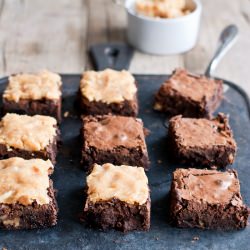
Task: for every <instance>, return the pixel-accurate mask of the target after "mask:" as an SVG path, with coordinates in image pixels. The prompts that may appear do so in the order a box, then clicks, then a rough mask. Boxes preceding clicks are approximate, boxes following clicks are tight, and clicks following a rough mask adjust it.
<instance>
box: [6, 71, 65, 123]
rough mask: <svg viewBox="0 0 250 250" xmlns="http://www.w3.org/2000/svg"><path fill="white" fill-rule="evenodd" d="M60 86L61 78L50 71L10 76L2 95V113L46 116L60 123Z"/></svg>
mask: <svg viewBox="0 0 250 250" xmlns="http://www.w3.org/2000/svg"><path fill="white" fill-rule="evenodd" d="M61 86H62V81H61V77H60V76H59V75H58V74H55V73H52V72H50V71H41V72H39V73H36V74H26V73H22V74H17V75H13V76H10V77H9V79H8V84H7V87H6V89H5V90H4V93H3V109H4V112H5V113H18V114H27V115H36V114H38V115H48V116H52V117H55V118H56V119H57V120H58V121H60V120H61V106H62V104H61V102H62V101H61V99H62V92H61Z"/></svg>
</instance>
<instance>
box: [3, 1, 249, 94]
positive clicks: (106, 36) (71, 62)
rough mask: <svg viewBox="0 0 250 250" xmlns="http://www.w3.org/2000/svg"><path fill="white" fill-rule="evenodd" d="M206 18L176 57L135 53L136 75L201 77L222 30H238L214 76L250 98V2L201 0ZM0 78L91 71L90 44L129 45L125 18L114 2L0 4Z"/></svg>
mask: <svg viewBox="0 0 250 250" xmlns="http://www.w3.org/2000/svg"><path fill="white" fill-rule="evenodd" d="M201 1H202V4H203V15H202V23H201V29H200V36H199V40H198V43H197V46H196V47H195V48H194V49H193V50H192V51H190V52H188V53H185V54H181V55H174V56H154V55H146V54H143V53H140V52H135V54H134V57H133V60H132V62H131V65H130V70H131V72H133V73H145V74H146V73H148V74H166V73H170V72H171V71H172V70H173V69H174V68H175V67H186V68H187V69H189V70H191V71H193V72H197V73H202V72H204V70H205V68H206V66H207V64H208V62H209V60H210V58H211V57H212V55H213V53H214V51H215V49H216V46H217V41H218V36H219V33H220V32H221V30H222V29H223V28H224V27H225V26H226V25H229V24H231V23H235V24H237V25H238V27H239V29H240V38H239V40H238V42H237V44H236V45H235V46H234V47H233V48H232V50H231V51H230V52H229V53H228V54H227V55H226V56H225V57H224V58H223V60H222V61H221V63H220V65H219V66H218V68H217V70H216V72H215V75H216V76H220V77H223V78H226V79H229V80H232V81H234V82H236V83H238V84H239V85H241V86H242V87H243V88H244V89H245V90H247V92H248V93H249V94H250V80H248V79H249V77H248V68H249V65H250V46H249V44H250V0H237V1H228V0H216V1H206V0H201ZM0 31H1V32H0V76H3V75H6V74H11V73H15V72H20V71H35V70H39V69H41V68H49V69H51V70H55V71H58V72H63V73H79V72H82V71H83V70H84V68H85V69H86V68H88V69H89V68H92V64H91V62H90V61H89V60H88V48H89V46H90V45H92V44H95V43H101V42H126V13H125V11H124V10H123V8H121V7H119V6H115V5H114V4H113V3H112V0H74V1H68V0H59V1H50V0H34V1H29V0H0Z"/></svg>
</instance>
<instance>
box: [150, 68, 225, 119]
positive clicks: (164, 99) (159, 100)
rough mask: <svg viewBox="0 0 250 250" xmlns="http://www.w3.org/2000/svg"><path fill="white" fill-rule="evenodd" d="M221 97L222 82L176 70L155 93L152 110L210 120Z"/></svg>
mask: <svg viewBox="0 0 250 250" xmlns="http://www.w3.org/2000/svg"><path fill="white" fill-rule="evenodd" d="M222 97H223V82H222V81H220V80H214V79H209V78H206V77H205V76H195V75H192V74H190V73H188V72H187V71H186V70H185V69H177V70H175V71H174V72H173V75H172V76H171V77H170V78H169V79H168V80H167V81H166V82H165V83H163V84H162V86H161V87H160V89H159V90H158V92H157V93H156V95H155V104H154V109H155V110H158V111H162V112H166V113H167V114H169V115H171V116H173V115H183V116H185V117H196V118H203V117H205V118H210V117H211V116H212V113H213V112H214V111H215V110H216V109H217V107H218V106H219V105H220V103H221V100H222Z"/></svg>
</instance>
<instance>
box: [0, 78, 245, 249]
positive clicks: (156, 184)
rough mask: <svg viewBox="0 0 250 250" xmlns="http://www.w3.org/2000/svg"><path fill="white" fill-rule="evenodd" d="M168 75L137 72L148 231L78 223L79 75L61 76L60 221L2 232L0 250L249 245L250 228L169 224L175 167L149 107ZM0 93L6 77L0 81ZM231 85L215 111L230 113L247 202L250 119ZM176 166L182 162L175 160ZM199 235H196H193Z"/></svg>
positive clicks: (159, 117)
mask: <svg viewBox="0 0 250 250" xmlns="http://www.w3.org/2000/svg"><path fill="white" fill-rule="evenodd" d="M166 77H167V76H153V75H148V76H146V75H137V76H136V79H137V81H138V82H139V101H140V114H139V117H141V118H142V119H143V121H144V124H145V126H146V127H147V128H148V129H149V130H150V131H151V134H150V135H149V136H148V137H147V145H148V150H149V156H150V160H151V170H150V171H149V172H148V173H147V175H148V178H149V182H150V188H151V199H152V220H151V229H150V231H149V232H132V233H127V234H123V233H121V232H116V231H112V230H111V231H106V232H101V231H97V230H93V229H89V228H86V227H85V226H84V225H82V224H81V223H79V219H78V214H79V213H80V212H81V210H82V208H83V204H82V200H83V186H84V184H85V173H84V172H83V171H82V169H81V166H80V164H79V161H80V150H81V148H80V144H79V138H78V135H79V128H80V121H79V119H78V118H77V116H76V114H75V112H74V106H73V104H74V101H75V97H76V91H77V89H78V84H79V79H80V76H79V75H63V82H64V87H63V97H64V98H63V112H65V111H69V112H70V116H69V117H67V118H64V120H63V122H62V124H61V132H62V141H63V146H62V148H61V150H60V153H59V156H58V163H57V165H56V168H55V173H54V175H53V176H52V179H53V180H54V183H55V187H56V188H57V189H58V196H57V200H58V205H59V209H60V212H59V220H58V225H57V226H56V227H54V228H49V229H43V230H32V231H16V232H14V231H12V232H7V231H2V230H1V231H0V249H2V247H5V248H7V249H175V250H177V249H249V245H250V228H249V227H247V228H246V229H245V230H241V231H231V232H221V231H206V230H198V229H178V228H174V227H171V226H170V225H169V224H168V223H167V215H166V207H167V199H166V198H167V193H168V191H169V188H170V182H171V174H172V172H173V171H174V169H175V168H176V167H177V166H175V165H173V164H170V162H169V161H168V149H167V145H166V128H165V127H164V126H163V123H164V120H165V116H164V115H163V114H159V113H156V112H154V111H153V110H152V102H153V93H154V92H155V91H156V90H157V89H158V88H159V86H160V84H161V83H162V82H163V80H164V79H166ZM0 83H1V84H0V88H1V89H0V90H1V92H2V90H3V88H4V86H5V83H6V79H2V80H0ZM226 85H229V87H228V89H227V91H226V92H225V99H224V101H223V102H222V105H221V107H220V109H219V111H222V112H224V113H229V114H230V123H231V126H232V129H233V131H234V135H235V138H236V141H237V143H238V155H237V159H236V162H235V163H234V165H233V167H234V168H235V169H237V170H238V173H239V178H240V181H241V191H242V195H243V197H244V200H245V202H246V204H247V205H250V191H249V188H250V186H249V180H250V154H249V149H250V147H249V145H250V132H249V131H250V120H249V110H250V106H249V101H248V98H247V96H246V94H245V93H244V92H242V91H241V89H238V88H237V87H236V86H235V85H234V84H232V83H229V82H226V81H225V86H226ZM179 166H180V165H179ZM194 237H198V238H199V240H194Z"/></svg>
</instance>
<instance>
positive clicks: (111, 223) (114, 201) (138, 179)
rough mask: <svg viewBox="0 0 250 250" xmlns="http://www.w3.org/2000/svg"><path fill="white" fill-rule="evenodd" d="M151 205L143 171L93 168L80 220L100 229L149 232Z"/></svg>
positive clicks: (125, 167)
mask: <svg viewBox="0 0 250 250" xmlns="http://www.w3.org/2000/svg"><path fill="white" fill-rule="evenodd" d="M150 204H151V202H150V194H149V187H148V179H147V176H146V174H145V172H144V169H143V168H141V167H131V166H125V165H122V166H114V165H112V164H109V163H106V164H104V165H102V166H101V165H97V164H95V165H94V167H93V170H92V172H91V174H90V175H89V176H88V177H87V187H86V201H85V205H84V214H83V219H84V220H85V222H86V223H87V224H88V225H90V226H92V227H97V228H101V229H108V228H113V229H117V230H121V231H124V232H126V231H130V230H148V229H149V228H150Z"/></svg>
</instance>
